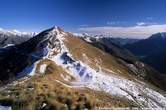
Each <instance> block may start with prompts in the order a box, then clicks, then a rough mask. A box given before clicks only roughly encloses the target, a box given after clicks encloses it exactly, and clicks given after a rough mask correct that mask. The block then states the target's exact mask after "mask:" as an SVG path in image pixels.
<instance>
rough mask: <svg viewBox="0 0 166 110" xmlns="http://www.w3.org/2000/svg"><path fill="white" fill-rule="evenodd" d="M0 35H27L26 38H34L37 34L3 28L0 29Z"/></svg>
mask: <svg viewBox="0 0 166 110" xmlns="http://www.w3.org/2000/svg"><path fill="white" fill-rule="evenodd" d="M0 33H1V34H5V35H18V36H21V35H28V36H34V35H37V32H21V31H19V30H16V29H13V30H6V29H3V28H0Z"/></svg>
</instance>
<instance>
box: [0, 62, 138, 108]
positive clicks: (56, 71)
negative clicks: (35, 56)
mask: <svg viewBox="0 0 166 110" xmlns="http://www.w3.org/2000/svg"><path fill="white" fill-rule="evenodd" d="M42 64H47V65H48V66H47V69H46V72H45V74H44V75H41V74H39V70H38V69H39V67H40V65H42ZM36 68H37V69H36V75H35V76H33V77H31V78H29V80H27V81H24V82H22V83H21V82H20V83H17V84H16V85H12V86H8V87H7V88H6V89H4V90H2V91H1V92H0V104H1V105H8V106H12V110H83V109H84V108H88V109H89V110H94V109H95V107H104V106H107V107H131V106H136V105H135V104H134V103H133V102H130V101H128V100H124V99H121V98H116V97H112V96H110V95H108V94H106V93H103V92H97V91H92V90H90V89H87V88H69V87H66V86H65V85H62V84H61V83H58V82H57V81H56V80H59V81H61V82H63V83H65V84H68V85H70V82H66V81H64V80H63V79H62V78H60V74H62V73H63V74H68V73H66V72H65V71H64V70H63V69H62V68H61V67H59V66H57V65H56V64H55V63H54V62H52V61H50V60H48V59H44V60H41V61H40V62H39V63H38V64H37V67H36ZM72 80H74V78H73V79H72ZM44 104H46V106H43V105H44Z"/></svg>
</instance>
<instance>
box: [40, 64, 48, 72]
mask: <svg viewBox="0 0 166 110" xmlns="http://www.w3.org/2000/svg"><path fill="white" fill-rule="evenodd" d="M46 68H47V64H42V65H40V73H41V74H44V73H45V71H46Z"/></svg>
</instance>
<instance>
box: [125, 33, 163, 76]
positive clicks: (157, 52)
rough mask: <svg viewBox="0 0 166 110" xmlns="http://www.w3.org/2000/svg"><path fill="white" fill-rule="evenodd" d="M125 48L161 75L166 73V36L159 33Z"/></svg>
mask: <svg viewBox="0 0 166 110" xmlns="http://www.w3.org/2000/svg"><path fill="white" fill-rule="evenodd" d="M125 47H126V48H127V49H128V50H130V51H131V52H132V53H133V54H135V55H136V56H138V57H139V58H140V59H141V60H143V61H144V62H145V63H147V64H149V65H151V66H152V67H154V68H155V69H157V70H158V71H159V72H161V73H166V69H165V67H164V65H165V64H166V62H165V61H166V60H165V53H166V34H165V33H157V34H154V35H152V36H151V37H149V38H148V39H145V40H140V41H138V42H135V43H133V44H127V45H125Z"/></svg>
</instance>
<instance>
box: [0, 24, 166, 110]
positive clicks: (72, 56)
mask: <svg viewBox="0 0 166 110" xmlns="http://www.w3.org/2000/svg"><path fill="white" fill-rule="evenodd" d="M13 48H14V50H13V53H8V55H7V56H8V57H5V58H4V59H6V67H7V68H6V69H5V68H4V67H1V69H3V70H4V73H5V74H6V73H7V72H8V68H9V67H10V65H12V66H14V67H11V69H10V72H11V73H15V74H14V77H15V78H17V77H18V76H17V75H19V76H20V74H21V75H24V77H25V79H26V80H23V82H20V81H16V82H17V83H16V84H12V86H9V87H6V89H5V88H4V89H0V90H2V91H1V92H0V93H2V94H0V99H2V101H4V102H5V101H7V99H10V101H8V105H9V106H12V108H13V107H15V106H14V105H13V103H18V102H19V101H20V102H22V101H25V102H27V101H28V100H29V98H27V97H28V95H27V94H25V93H24V90H22V89H21V88H25V89H30V91H36V92H35V93H34V94H32V95H34V96H33V97H36V98H37V97H38V96H40V98H41V102H40V101H37V102H36V103H37V105H34V106H35V107H39V109H41V108H42V105H43V103H45V104H46V105H45V107H48V108H49V107H51V106H55V105H56V104H53V103H52V101H51V102H50V100H51V99H50V98H48V97H46V96H47V94H50V92H53V90H54V89H55V86H54V84H56V85H61V86H59V87H62V88H65V89H67V91H73V89H74V90H75V89H77V90H78V91H79V92H81V89H86V90H88V91H90V92H92V91H95V92H97V91H98V92H99V93H100V94H103V95H106V94H107V95H108V96H110V97H114V98H115V101H116V100H119V101H120V102H119V103H120V104H122V105H125V102H126V103H127V102H128V101H129V103H127V105H128V106H138V107H165V106H166V98H165V97H164V95H163V91H162V90H161V89H159V88H158V87H156V86H155V85H153V83H151V82H149V80H147V81H146V77H145V79H141V77H139V73H140V72H138V73H137V69H139V68H138V66H140V67H141V68H144V67H145V66H146V65H144V64H143V63H141V62H140V63H139V62H135V63H138V64H137V65H135V64H134V63H133V64H131V63H128V62H126V61H125V60H123V59H119V58H117V56H114V55H113V54H110V53H108V52H105V51H104V50H102V49H101V48H98V47H96V46H93V45H92V44H89V43H87V41H85V40H83V39H80V38H78V37H76V36H74V35H73V34H71V33H69V32H64V31H63V30H62V29H60V28H57V27H53V28H50V29H48V30H45V31H43V32H41V33H39V34H38V35H36V36H35V37H33V38H31V39H29V40H28V41H26V42H23V43H21V44H18V45H14V47H13ZM9 50H10V49H9ZM11 50H12V49H11ZM7 51H8V50H7ZM13 56H17V57H16V58H14V57H13ZM9 58H11V60H10V61H9ZM18 58H19V61H17V59H18ZM11 61H12V64H11ZM3 62H4V61H3V58H2V59H1V61H0V64H2V63H3ZM9 62H10V63H9ZM18 65H19V66H18ZM20 65H22V67H20ZM0 66H2V65H0ZM16 67H17V70H16V69H15V68H16ZM18 67H19V68H18ZM146 68H147V69H150V68H148V67H146ZM2 72H3V71H2ZM149 72H153V70H151V71H149ZM18 73H19V74H18ZM1 74H2V73H1ZM136 74H138V75H136ZM144 74H145V75H149V74H147V73H146V72H144ZM9 76H10V74H9ZM150 76H151V77H152V78H154V80H153V81H155V80H156V81H157V80H158V79H155V77H154V76H153V75H150ZM11 77H13V76H11ZM22 77H23V76H22ZM157 77H158V78H159V76H157ZM142 78H144V77H143V76H142ZM152 78H151V80H152ZM159 81H160V80H159ZM156 83H158V84H159V85H160V84H162V83H160V82H156ZM27 84H30V86H28V85H27ZM40 84H41V85H40ZM44 84H45V86H46V87H45V86H42V85H44ZM163 84H164V83H163ZM41 86H42V87H41ZM27 87H28V88H27ZM43 87H44V88H45V89H46V91H45V89H42V88H43ZM59 87H58V86H56V88H59ZM160 87H161V88H162V86H160ZM163 87H164V85H163ZM12 88H13V89H14V88H18V89H16V91H15V89H14V91H12ZM40 88H41V89H42V90H41V89H40ZM59 89H60V88H59ZM163 89H164V88H163ZM7 90H9V91H10V92H9V93H6V95H4V96H3V94H4V93H5V91H7ZM56 91H57V90H56ZM58 91H60V90H58ZM13 92H17V93H18V94H23V95H24V97H25V99H24V100H23V99H22V98H21V96H23V95H17V94H14V93H13ZM61 92H62V91H61ZM40 93H42V96H41V94H40ZM63 93H65V92H63ZM81 93H82V92H81ZM51 94H52V93H51ZM56 94H57V92H56ZM82 94H90V93H89V92H85V93H82ZM54 95H55V92H54ZM96 95H97V94H96ZM6 96H8V97H6ZM49 96H50V97H51V98H52V100H56V101H57V100H58V99H56V97H53V96H52V95H49ZM70 96H71V94H70ZM76 96H77V97H78V95H76ZM15 97H19V99H17V98H16V99H17V100H15V99H14V98H15ZM31 97H32V96H31ZM42 97H43V98H42ZM94 97H95V96H94ZM117 97H119V98H120V99H118V98H117ZM86 98H87V97H86ZM96 98H97V97H96ZM98 98H99V97H98ZM98 98H97V99H98ZM146 98H147V100H149V101H148V102H147V101H146ZM64 99H65V98H64ZM106 99H107V98H106V97H104V100H106ZM111 99H112V98H110V99H109V101H108V103H107V104H108V105H109V104H110V105H112V104H113V102H112V101H111ZM121 99H123V100H125V101H122V100H121ZM159 99H160V100H159ZM88 100H89V98H88ZM2 101H0V102H2ZM33 101H36V99H33ZM82 101H83V103H85V102H86V100H82ZM100 101H101V99H100ZM9 102H10V103H9ZM76 102H77V101H76ZM94 102H95V101H94ZM58 103H61V104H62V105H63V104H65V103H66V102H59V101H58ZM23 104H25V107H27V106H30V105H29V104H26V103H23ZM100 104H102V101H101V103H100ZM3 105H4V104H3ZM67 105H68V104H67ZM71 105H72V106H74V107H77V106H76V105H74V104H71ZM77 105H79V104H77ZM92 105H93V104H90V107H92ZM117 105H119V104H117ZM80 106H81V108H82V109H83V108H84V109H85V108H87V106H85V105H81V104H80ZM95 106H96V105H95ZM17 107H18V106H17ZM67 107H68V108H70V106H67ZM75 109H76V108H75ZM24 110H26V109H24ZM32 110H34V109H32Z"/></svg>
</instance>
